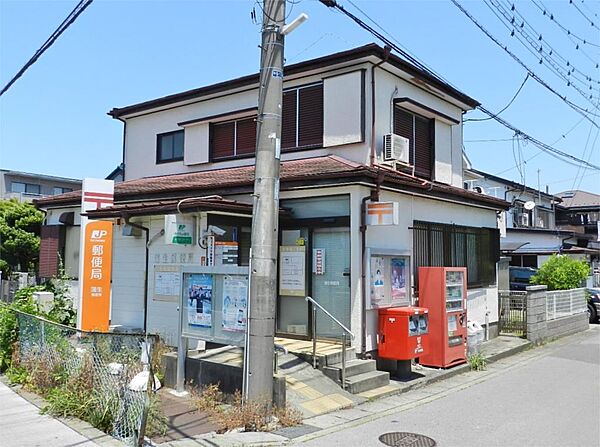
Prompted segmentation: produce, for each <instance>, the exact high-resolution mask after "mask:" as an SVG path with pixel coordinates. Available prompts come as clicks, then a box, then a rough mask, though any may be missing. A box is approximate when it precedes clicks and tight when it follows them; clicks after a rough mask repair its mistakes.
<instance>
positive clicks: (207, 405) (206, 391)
mask: <svg viewBox="0 0 600 447" xmlns="http://www.w3.org/2000/svg"><path fill="white" fill-rule="evenodd" d="M191 394H192V402H193V404H194V406H195V407H196V408H197V409H198V410H200V411H205V412H207V413H211V412H212V411H214V410H216V409H217V407H219V406H220V405H221V404H222V403H223V400H224V396H223V393H222V392H221V390H220V389H219V385H218V384H214V383H213V384H209V385H206V386H204V387H202V388H201V389H200V390H194V391H192V393H191Z"/></svg>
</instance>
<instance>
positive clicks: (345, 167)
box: [35, 155, 509, 209]
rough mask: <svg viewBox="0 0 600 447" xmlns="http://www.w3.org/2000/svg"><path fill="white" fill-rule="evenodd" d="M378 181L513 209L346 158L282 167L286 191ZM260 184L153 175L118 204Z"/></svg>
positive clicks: (225, 172) (56, 202)
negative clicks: (305, 186)
mask: <svg viewBox="0 0 600 447" xmlns="http://www.w3.org/2000/svg"><path fill="white" fill-rule="evenodd" d="M361 176H362V177H363V178H367V179H369V181H370V182H374V180H375V179H378V181H381V182H382V183H386V184H390V186H396V187H398V188H399V189H407V190H411V191H415V190H416V191H420V192H422V193H423V194H425V195H431V196H432V197H435V196H438V197H449V198H454V199H459V200H462V201H465V202H469V203H474V204H480V205H487V206H490V205H491V206H493V207H497V208H505V209H506V208H508V206H509V204H508V203H507V202H505V201H504V200H501V199H496V198H494V197H491V196H486V195H483V194H478V193H476V192H473V191H467V190H465V189H463V188H457V187H454V186H450V185H445V184H442V183H436V182H429V181H425V180H422V179H419V178H416V177H412V176H410V175H408V174H404V173H401V172H398V171H393V170H391V169H386V168H377V167H369V166H365V165H360V164H358V163H355V162H352V161H349V160H346V159H344V158H341V157H338V156H335V155H328V156H323V157H315V158H305V159H300V160H289V161H284V162H282V163H281V170H280V181H281V189H283V190H285V187H286V184H289V183H291V182H300V183H302V184H311V183H313V184H315V183H317V182H321V183H322V182H323V181H326V180H334V179H341V178H344V179H355V180H356V181H358V179H357V178H358V177H361ZM253 183H254V166H253V165H252V166H242V167H236V168H227V169H216V170H212V171H201V172H192V173H186V174H176V175H167V176H160V177H148V178H141V179H136V180H130V181H125V182H122V183H117V184H115V204H116V205H119V202H123V201H134V200H145V201H148V200H154V201H157V200H160V196H162V197H163V198H165V196H167V195H168V196H169V197H166V198H167V199H172V200H177V199H180V198H183V197H192V196H194V195H196V196H198V195H201V194H202V192H203V191H210V192H211V193H212V194H219V195H227V194H228V193H229V194H231V190H232V189H234V188H237V187H246V188H247V187H251V186H252V185H253ZM80 200H81V192H79V191H73V192H70V193H66V194H62V195H59V196H53V197H48V198H42V199H39V200H37V201H36V202H35V203H36V204H37V206H39V207H52V206H62V205H76V204H77V203H78V202H79V201H80Z"/></svg>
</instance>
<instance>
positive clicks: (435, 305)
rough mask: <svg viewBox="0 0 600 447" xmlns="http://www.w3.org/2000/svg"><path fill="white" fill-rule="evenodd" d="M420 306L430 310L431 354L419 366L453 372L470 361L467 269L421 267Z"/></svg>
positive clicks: (422, 357)
mask: <svg viewBox="0 0 600 447" xmlns="http://www.w3.org/2000/svg"><path fill="white" fill-rule="evenodd" d="M419 306H421V307H426V308H428V309H429V350H428V351H427V352H425V353H424V354H423V355H421V356H420V358H419V363H420V364H421V365H425V366H433V367H436V368H449V367H451V366H455V365H459V364H461V363H465V362H466V361H467V269H466V268H464V267H419Z"/></svg>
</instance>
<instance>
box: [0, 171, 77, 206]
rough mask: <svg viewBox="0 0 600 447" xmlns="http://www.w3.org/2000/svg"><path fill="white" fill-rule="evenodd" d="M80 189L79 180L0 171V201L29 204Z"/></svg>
mask: <svg viewBox="0 0 600 447" xmlns="http://www.w3.org/2000/svg"><path fill="white" fill-rule="evenodd" d="M77 189H81V180H77V179H72V178H65V177H55V176H53V175H45V174H33V173H31V172H21V171H11V170H8V169H0V199H17V200H18V201H20V202H31V201H32V200H34V199H39V198H40V197H45V196H54V195H59V194H64V193H67V192H71V191H74V190H77Z"/></svg>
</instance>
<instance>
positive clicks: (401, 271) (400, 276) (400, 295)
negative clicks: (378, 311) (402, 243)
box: [391, 258, 408, 305]
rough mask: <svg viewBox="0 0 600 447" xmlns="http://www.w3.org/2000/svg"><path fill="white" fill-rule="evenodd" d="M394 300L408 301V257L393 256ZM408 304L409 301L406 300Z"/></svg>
mask: <svg viewBox="0 0 600 447" xmlns="http://www.w3.org/2000/svg"><path fill="white" fill-rule="evenodd" d="M391 269H392V281H391V282H392V301H401V302H402V303H403V304H404V302H405V301H407V294H406V274H407V271H406V259H402V258H392V260H391ZM406 305H408V302H406Z"/></svg>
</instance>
